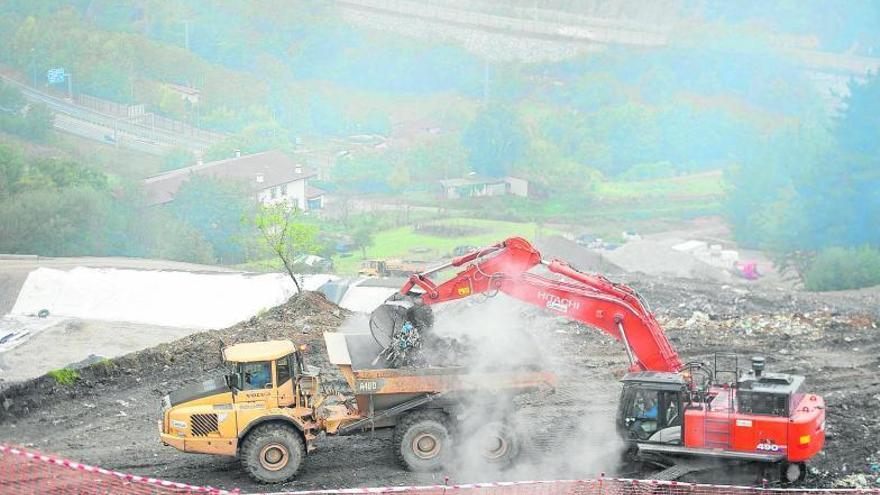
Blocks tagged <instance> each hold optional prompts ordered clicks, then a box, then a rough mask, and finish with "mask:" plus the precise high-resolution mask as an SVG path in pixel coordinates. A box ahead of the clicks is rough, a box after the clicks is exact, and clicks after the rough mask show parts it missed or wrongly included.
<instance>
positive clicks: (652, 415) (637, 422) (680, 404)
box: [617, 371, 688, 444]
mask: <svg viewBox="0 0 880 495" xmlns="http://www.w3.org/2000/svg"><path fill="white" fill-rule="evenodd" d="M622 381H623V390H622V391H621V394H620V402H619V405H618V413H617V431H618V433H619V434H620V436H621V437H622V438H623V439H624V440H626V441H630V442H659V443H669V444H680V443H681V425H682V418H683V415H684V414H683V413H684V407H685V405H686V403H687V397H688V394H687V387H686V385H685V382H684V379H683V378H682V376H681V375H680V374H679V373H663V372H656V371H639V372H633V373H628V374H627V375H626V376H625V377H624V378H623V380H622Z"/></svg>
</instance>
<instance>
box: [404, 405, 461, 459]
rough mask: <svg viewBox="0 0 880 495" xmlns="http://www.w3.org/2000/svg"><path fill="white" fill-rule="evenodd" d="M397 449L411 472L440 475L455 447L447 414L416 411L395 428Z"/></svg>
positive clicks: (405, 417)
mask: <svg viewBox="0 0 880 495" xmlns="http://www.w3.org/2000/svg"><path fill="white" fill-rule="evenodd" d="M393 445H394V448H395V449H396V450H397V457H398V459H399V460H400V462H401V464H403V465H404V467H406V468H407V469H409V470H410V471H416V472H428V471H439V470H440V469H442V468H443V465H444V464H445V462H446V460H447V459H448V458H449V453H450V450H451V447H452V440H451V435H450V434H449V427H448V426H447V418H446V414H444V413H442V412H440V411H415V412H412V413H409V414H407V415H406V416H404V417H403V419H401V420H400V422H399V423H397V426H396V427H395V428H394V444H393Z"/></svg>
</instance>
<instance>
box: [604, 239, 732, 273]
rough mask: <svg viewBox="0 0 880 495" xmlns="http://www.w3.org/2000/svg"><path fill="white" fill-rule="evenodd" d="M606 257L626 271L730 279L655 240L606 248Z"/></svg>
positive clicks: (705, 264)
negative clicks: (609, 249)
mask: <svg viewBox="0 0 880 495" xmlns="http://www.w3.org/2000/svg"><path fill="white" fill-rule="evenodd" d="M605 257H606V258H608V259H609V260H611V262H613V263H615V264H617V265H618V266H620V267H621V268H623V269H624V270H626V271H628V272H640V273H646V274H648V275H659V276H672V277H683V278H695V279H701V280H715V281H719V282H724V281H728V280H730V278H731V277H730V275H729V274H728V273H725V272H724V271H723V270H721V269H719V268H715V267H713V266H711V265H709V264H707V263H703V262H702V261H700V260H698V259H697V258H694V257H693V256H691V255H689V254H687V253H682V252H680V251H676V250H674V249H672V248H671V247H669V246H666V245H664V244H660V243H657V242H651V241H633V242H628V243H626V244H624V245H623V246H621V247H619V248H617V249H615V250H613V251H609V252H608V253H607V254H606V255H605Z"/></svg>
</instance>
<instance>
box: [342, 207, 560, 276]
mask: <svg viewBox="0 0 880 495" xmlns="http://www.w3.org/2000/svg"><path fill="white" fill-rule="evenodd" d="M432 224H434V225H451V226H456V227H473V228H474V229H475V233H474V234H472V235H464V236H456V237H439V236H433V235H426V234H422V233H419V232H417V231H416V230H415V228H414V227H412V226H406V227H399V228H395V229H389V230H384V231H380V232H377V233H376V234H375V236H374V237H373V246H371V247H370V248H368V249H367V253H366V254H367V259H410V260H423V261H435V260H439V259H445V258H448V257H449V256H450V254H451V252H452V250H453V249H455V247H456V246H463V245H469V246H478V247H483V246H488V245H490V244H495V243H497V242H499V241H502V240H504V239H506V238H507V237H511V236H521V237H525V238H526V239H534V238H535V237H536V236H537V235H538V234H539V233H540V234H542V235H548V234H554V233H558V232H556V231H554V230H553V229H547V228H541V227H539V226H538V225H536V224H534V223H519V222H505V221H500V220H484V219H476V218H451V219H446V220H437V221H435V222H432ZM539 231H540V232H539ZM414 249H417V250H419V251H418V252H413V250H414ZM421 249H425V250H426V251H424V252H423V251H421ZM361 261H362V257H361V253H360V252H355V253H352V256H347V257H340V256H336V257H334V259H333V262H334V265H335V267H336V271H337V273H341V274H354V273H357V271H358V269H359V268H360V263H361Z"/></svg>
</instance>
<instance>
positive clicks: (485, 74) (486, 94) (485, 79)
mask: <svg viewBox="0 0 880 495" xmlns="http://www.w3.org/2000/svg"><path fill="white" fill-rule="evenodd" d="M483 102H485V103H489V62H486V65H484V66H483Z"/></svg>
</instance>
